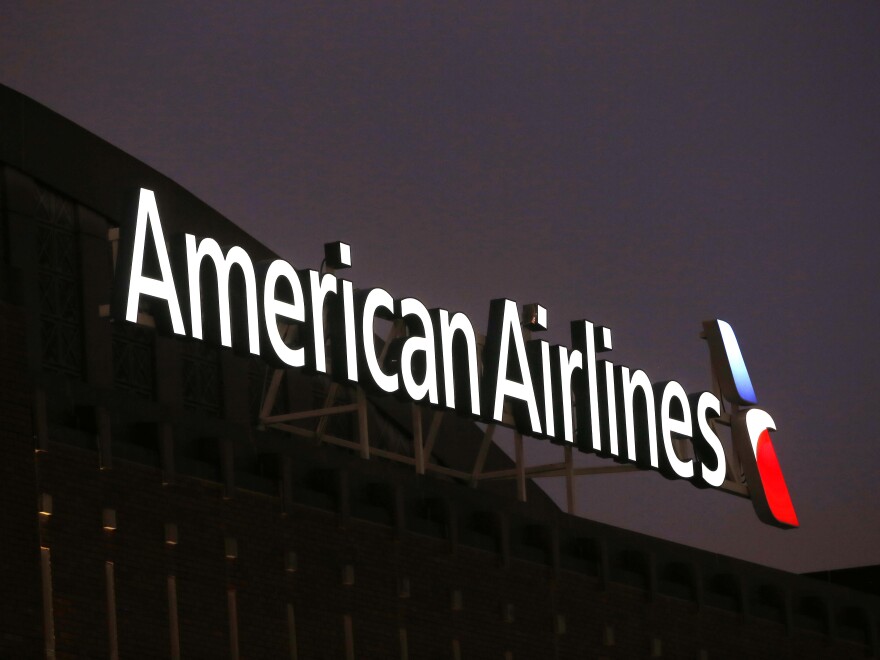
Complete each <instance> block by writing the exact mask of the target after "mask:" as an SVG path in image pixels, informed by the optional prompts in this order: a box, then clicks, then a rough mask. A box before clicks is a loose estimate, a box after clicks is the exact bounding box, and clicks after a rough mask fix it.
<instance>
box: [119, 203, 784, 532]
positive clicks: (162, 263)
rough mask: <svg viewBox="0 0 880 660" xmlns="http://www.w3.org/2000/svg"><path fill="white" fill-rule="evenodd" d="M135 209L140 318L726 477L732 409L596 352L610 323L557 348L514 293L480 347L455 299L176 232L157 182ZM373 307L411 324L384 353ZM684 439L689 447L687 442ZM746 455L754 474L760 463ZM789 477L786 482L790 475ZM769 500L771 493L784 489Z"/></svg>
mask: <svg viewBox="0 0 880 660" xmlns="http://www.w3.org/2000/svg"><path fill="white" fill-rule="evenodd" d="M127 221H128V222H129V224H128V225H127V226H123V227H122V228H121V229H120V243H119V259H118V263H117V268H116V286H115V287H114V300H113V305H112V307H113V315H114V316H115V317H116V318H119V319H124V320H126V321H130V322H133V323H135V322H137V316H138V312H139V310H142V309H143V310H148V311H149V312H150V313H151V314H152V315H153V317H154V318H155V319H156V322H157V326H158V327H159V328H160V329H162V330H163V331H165V332H167V333H170V334H174V335H179V336H184V337H191V338H194V339H203V340H207V341H212V342H214V343H217V344H219V345H221V346H227V347H231V348H233V349H235V350H237V351H240V352H243V353H251V354H253V355H259V356H261V357H262V358H264V359H265V360H266V361H268V362H270V363H272V364H274V365H276V366H279V367H286V366H289V367H302V368H306V369H308V370H310V371H313V372H319V373H325V374H329V375H331V376H332V377H333V378H335V379H336V380H338V381H341V382H347V383H351V384H358V385H360V386H363V387H365V388H367V389H368V390H371V391H373V392H375V393H380V394H381V393H387V394H393V395H395V396H398V397H401V398H404V399H408V400H410V401H412V402H415V403H423V404H428V405H431V406H434V407H437V408H441V409H449V410H455V411H457V412H459V413H461V414H464V415H468V416H470V417H473V418H474V419H476V420H479V421H482V422H485V423H487V424H496V423H502V424H504V423H508V422H509V419H510V418H509V417H507V416H506V415H505V411H506V410H508V411H510V412H511V413H512V425H513V426H515V427H516V428H517V430H518V431H520V432H521V433H523V434H526V435H531V436H534V437H538V438H546V439H549V440H550V441H552V442H554V443H557V444H560V445H567V446H573V447H577V448H578V449H579V450H581V451H583V452H591V453H596V454H599V455H600V456H604V457H609V458H612V459H614V460H616V461H618V462H621V463H631V464H635V465H637V466H638V467H641V468H646V469H654V470H657V471H659V472H660V473H661V474H662V475H664V476H665V477H667V478H670V479H686V480H688V481H690V482H692V483H693V484H694V485H696V486H699V487H709V486H711V487H718V486H721V485H722V483H724V480H725V475H726V471H727V461H726V460H725V455H724V447H723V445H722V442H721V440H720V439H719V437H718V435H717V434H716V432H715V430H714V425H713V423H712V422H713V420H717V419H719V418H721V417H722V410H723V409H722V404H721V401H720V399H719V398H718V397H717V396H716V395H715V394H712V393H711V392H698V393H691V394H689V393H687V392H686V391H685V389H684V387H682V385H681V384H679V383H678V382H676V381H666V382H660V383H652V382H651V380H650V379H649V377H648V375H647V374H646V373H645V372H644V371H642V370H640V369H630V368H629V367H626V366H622V365H616V364H614V363H613V362H611V361H610V360H608V359H600V357H602V358H604V357H606V356H607V354H608V352H609V351H611V349H612V335H611V330H610V329H609V328H606V327H602V326H596V325H594V324H593V323H591V322H590V321H586V320H580V321H575V322H572V323H571V344H572V346H571V347H570V348H569V347H566V346H561V345H550V344H549V343H548V342H547V341H543V340H539V339H531V338H530V334H526V333H524V331H523V323H522V320H521V314H520V309H519V305H517V303H515V302H514V301H512V300H507V299H497V300H493V301H492V302H491V304H490V307H489V323H488V330H487V334H486V338H485V344H484V346H483V347H482V351H480V350H479V348H478V342H477V335H476V333H475V331H474V327H473V324H472V323H471V321H470V320H469V319H468V317H467V316H466V315H464V314H463V313H461V312H454V313H453V312H450V311H448V310H445V309H428V308H427V307H426V306H425V305H424V304H423V303H421V302H420V301H419V300H417V299H415V298H403V299H401V300H396V299H394V297H393V296H391V294H389V293H388V292H387V291H385V290H384V289H381V288H373V289H368V290H358V289H355V288H354V285H353V284H352V282H351V281H349V280H346V279H343V278H341V277H338V276H337V275H336V274H334V273H322V272H319V271H314V270H297V269H295V268H294V267H293V266H292V265H291V264H290V263H288V262H287V261H284V260H281V259H276V260H272V261H266V262H260V263H256V264H254V263H253V262H252V261H251V258H250V257H249V255H248V254H247V252H246V251H245V250H243V249H242V248H241V247H238V246H233V247H229V248H226V249H224V248H221V247H220V246H219V245H218V244H217V242H216V241H215V240H214V239H212V238H203V239H197V238H196V237H195V236H193V235H191V234H185V235H183V236H175V237H172V238H171V241H170V243H169V244H166V241H165V236H164V233H163V231H162V224H161V221H160V217H159V209H158V205H157V203H156V198H155V195H154V194H153V192H152V191H150V190H146V189H141V191H140V197H139V200H138V206H137V212H136V214H134V215H133V217H131V218H127ZM169 246H170V247H169ZM334 248H335V250H336V252H335V254H334V255H333V261H334V262H335V263H334V264H333V265H334V266H336V267H347V266H350V265H351V252H350V248H349V247H348V246H347V245H346V244H344V243H337V244H334ZM233 303H234V304H233ZM532 308H533V312H534V313H533V315H532V316H531V317H530V318H529V319H528V320H527V323H526V327H527V328H529V329H531V330H543V329H546V328H547V311H546V309H544V308H543V307H541V306H540V305H534V306H532ZM377 318H380V319H386V320H394V321H400V322H401V323H402V324H403V325H404V326H405V328H406V330H405V336H404V337H401V338H399V339H395V340H394V341H393V342H392V344H391V345H389V346H388V347H387V348H388V350H387V351H386V353H387V354H386V355H385V356H381V357H380V355H381V351H380V349H379V348H377V342H376V339H375V332H374V326H375V321H376V319H377ZM719 323H722V322H719ZM290 327H293V328H296V331H295V332H289V331H288V329H289V328H290ZM718 327H719V328H722V329H721V330H720V333H721V336H722V338H723V353H724V355H725V356H726V358H727V363H726V364H727V365H728V366H727V367H725V368H724V369H722V370H721V371H718V372H717V373H722V372H723V373H725V374H726V376H725V377H726V378H728V380H730V383H722V385H723V392H724V393H725V398H727V399H728V400H731V401H733V400H732V399H730V396H728V393H729V392H735V393H736V396H737V397H739V398H737V399H736V400H735V402H736V403H737V404H745V405H750V404H752V403H754V392H753V391H752V389H751V381H749V380H748V374H747V372H746V371H745V364H744V362H743V361H742V356H741V354H740V352H739V347H738V345H737V344H736V338H735V337H734V336H733V331H732V330H731V329H730V326H728V325H727V324H723V326H721V325H719V326H718ZM724 328H726V329H724ZM713 336H714V335H713ZM709 339H710V345H712V346H714V345H715V343H717V342H715V340H714V339H713V338H712V337H710V338H709ZM328 346H329V351H328ZM717 352H718V351H717V350H715V349H713V354H714V353H717ZM383 357H384V359H383ZM718 359H719V360H720V359H721V358H720V357H719V358H718ZM731 383H732V384H731ZM749 412H751V413H756V412H758V411H757V409H752V410H750V411H749ZM761 412H762V411H761ZM764 414H765V415H766V413H764ZM735 419H736V418H735ZM750 419H752V420H755V421H753V422H748V421H747V422H745V425H746V426H747V427H748V428H749V429H751V428H752V426H755V425H760V424H761V423H765V422H766V424H765V429H772V428H774V426H773V425H772V420H770V419H769V416H768V417H767V418H766V419H761V420H759V418H758V417H756V416H753V417H751V418H750ZM736 423H737V424H738V422H736ZM750 424H751V426H750ZM736 428H738V427H735V429H736ZM750 432H751V431H750ZM735 435H736V434H735ZM765 435H766V431H765V432H764V434H763V435H759V437H758V440H757V441H756V443H755V444H754V446H755V451H754V455H755V456H758V457H760V456H769V455H770V454H772V456H773V459H772V461H775V454H773V449H772V445H771V444H769V436H767V437H766V440H765V439H764V438H765ZM749 437H751V436H749ZM684 443H689V444H690V446H691V447H692V448H693V451H692V452H687V451H684V450H682V445H683V444H684ZM740 453H741V452H740ZM750 455H751V450H750ZM772 461H771V459H769V458H759V459H758V463H757V465H758V467H757V468H756V469H757V473H758V474H760V476H761V477H762V478H765V479H770V477H769V476H768V475H769V471H770V470H771V468H769V467H768V466H769V465H770V463H771V462H772ZM743 462H744V465H745V466H746V476H747V477H748V478H749V484H750V486H751V484H752V475H751V474H750V473H749V472H748V470H749V469H751V468H750V467H749V465H750V464H748V462H747V461H743ZM774 465H775V466H776V468H777V469H778V463H774ZM779 477H780V479H779V483H782V484H783V487H784V481H781V472H779ZM771 481H772V480H771ZM762 483H765V484H767V483H769V481H764V482H762ZM762 492H775V491H773V490H772V488H764V489H762ZM785 492H786V496H787V491H785ZM765 499H767V501H768V502H774V504H773V505H771V508H772V506H775V503H776V501H777V499H775V495H772V494H771V495H769V496H768V497H767V498H765ZM789 506H790V500H789ZM792 516H793V509H792ZM785 520H786V524H789V522H788V521H790V519H788V518H786V519H785ZM776 521H777V522H781V520H780V519H779V518H776ZM794 524H796V521H795V523H794Z"/></svg>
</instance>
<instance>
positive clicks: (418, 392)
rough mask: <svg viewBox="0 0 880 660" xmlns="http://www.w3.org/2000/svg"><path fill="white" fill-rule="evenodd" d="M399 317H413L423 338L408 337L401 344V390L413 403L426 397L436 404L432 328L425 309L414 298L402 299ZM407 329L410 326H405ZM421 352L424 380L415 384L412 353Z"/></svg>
mask: <svg viewBox="0 0 880 660" xmlns="http://www.w3.org/2000/svg"><path fill="white" fill-rule="evenodd" d="M400 316H401V318H406V317H407V316H415V317H416V318H417V319H418V320H419V321H420V322H421V324H422V328H423V329H424V332H425V336H424V337H419V336H418V335H410V336H409V337H407V338H406V340H405V341H404V343H403V349H402V350H401V353H400V376H401V378H403V388H404V389H405V390H406V393H407V394H408V395H409V397H410V398H411V399H412V400H413V401H421V400H422V399H424V398H425V395H427V396H428V401H430V402H431V403H433V404H435V405H436V404H437V402H438V399H437V357H436V355H435V354H434V327H433V325H432V324H431V317H430V315H429V314H428V310H427V308H426V307H425V306H424V305H423V304H422V303H421V302H419V301H418V300H416V299H415V298H404V299H403V300H401V301H400ZM407 328H410V325H409V324H407ZM416 351H422V352H424V354H425V380H424V381H422V382H421V383H417V382H416V380H415V378H414V377H413V364H412V362H413V353H415V352H416Z"/></svg>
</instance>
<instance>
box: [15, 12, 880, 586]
mask: <svg viewBox="0 0 880 660" xmlns="http://www.w3.org/2000/svg"><path fill="white" fill-rule="evenodd" d="M245 6H247V7H248V8H249V10H248V11H245V10H244V9H243V7H245ZM251 7H253V9H250V8H251ZM0 83H2V84H5V85H8V86H10V87H12V88H14V89H16V90H18V91H19V92H22V93H24V94H26V95H28V96H30V97H32V98H34V99H35V100H37V101H39V102H40V103H43V104H45V105H46V106H48V107H49V108H51V109H53V110H55V111H57V112H58V113H60V114H61V115H64V116H65V117H67V118H69V119H71V120H72V121H74V122H76V123H78V124H80V125H82V126H84V127H85V128H87V129H88V130H90V131H92V132H94V133H95V134H97V135H98V136H100V137H102V138H104V139H106V140H107V141H109V142H110V143H112V144H114V145H116V146H118V147H119V148H121V149H123V150H124V151H126V152H128V153H130V154H131V155H133V156H134V157H136V158H138V159H140V160H143V161H144V162H146V163H147V164H149V165H151V166H152V167H154V168H156V169H157V170H159V171H160V172H162V173H163V174H165V175H167V176H168V177H170V178H171V179H173V180H175V181H177V182H178V183H180V184H181V185H182V186H184V187H185V188H187V189H188V190H190V191H191V192H192V193H194V194H195V195H196V196H198V197H200V198H201V199H202V200H204V201H205V202H206V203H207V204H209V205H210V206H212V207H214V208H215V209H217V210H218V211H219V212H221V213H222V214H224V215H225V216H226V217H228V218H229V219H230V220H232V221H233V222H235V223H236V224H238V225H239V226H241V227H242V228H244V229H245V230H247V231H248V232H250V233H252V234H253V235H255V236H256V237H257V238H258V239H260V240H261V241H263V242H264V243H266V244H267V245H268V246H270V247H271V248H273V249H274V250H275V251H276V252H277V253H278V254H279V255H280V256H282V257H283V258H285V259H287V260H289V261H290V262H291V263H293V264H294V265H295V266H296V267H298V268H304V267H310V268H315V267H317V266H318V264H319V263H320V261H321V258H322V254H323V253H322V246H323V244H324V243H325V242H329V241H333V240H344V241H346V242H348V243H350V244H351V245H352V257H353V262H354V267H353V268H352V270H351V271H349V273H350V275H349V276H350V278H351V279H352V280H353V281H354V282H355V284H356V285H357V286H359V287H368V286H383V287H384V288H386V289H388V290H389V291H390V292H391V293H392V295H394V296H395V297H397V298H400V297H404V296H414V297H417V298H419V299H420V300H422V301H423V302H425V303H426V304H427V305H428V306H429V307H437V306H443V307H446V308H448V309H451V310H456V311H463V312H465V313H466V314H467V315H468V316H469V317H470V318H471V320H472V321H473V322H474V325H475V326H476V327H477V328H478V329H481V330H484V329H485V325H486V319H487V314H488V309H489V301H490V300H491V299H493V298H499V297H507V298H512V299H514V300H516V301H518V302H520V303H528V302H539V303H541V304H543V305H544V306H545V307H547V308H548V310H549V318H550V329H549V331H548V332H547V333H545V337H546V338H547V339H549V340H551V341H552V342H556V343H563V344H566V345H570V338H569V336H568V324H569V321H571V320H575V319H581V318H585V319H589V320H591V321H593V322H595V323H597V324H601V325H606V326H609V327H610V328H611V329H612V331H613V333H614V351H613V352H612V354H611V359H613V360H614V361H615V362H617V363H620V364H626V365H629V366H631V367H634V368H641V369H644V370H645V371H646V372H647V373H648V375H649V376H650V377H651V379H652V380H653V381H663V380H669V379H675V380H679V381H680V382H681V383H682V384H683V385H684V386H685V388H686V389H687V390H688V391H699V390H704V389H710V387H711V383H710V378H709V360H708V350H707V348H706V346H705V343H704V342H703V341H701V340H700V338H699V333H700V331H701V323H702V321H703V320H705V319H711V318H722V319H724V320H726V321H728V322H729V323H730V324H731V325H732V326H733V328H734V329H735V330H736V332H737V335H738V337H739V341H740V345H741V347H742V350H743V354H744V357H745V360H746V363H747V365H748V369H749V371H750V373H751V376H752V380H753V383H754V385H755V390H756V393H757V397H758V401H759V404H760V405H761V407H762V408H764V409H765V410H767V411H768V412H769V413H770V414H771V415H772V417H773V418H774V419H775V421H776V423H777V425H778V431H777V432H776V433H775V434H774V436H773V438H774V445H775V447H776V451H777V454H778V456H779V459H780V462H781V464H782V468H783V470H784V473H785V476H786V480H787V481H788V486H789V489H790V491H791V494H792V498H793V501H794V504H795V507H796V509H797V512H798V516H799V518H800V523H801V528H800V529H797V530H791V531H782V530H779V529H776V528H772V527H768V526H766V525H764V524H762V523H761V522H760V521H758V519H757V517H756V516H755V513H754V511H753V510H752V506H751V504H750V503H749V502H748V501H746V500H744V499H741V498H738V497H733V496H731V495H727V494H724V493H720V492H713V491H702V490H698V489H695V488H693V487H691V486H690V485H689V484H687V483H685V482H672V481H667V480H665V479H663V478H662V477H661V476H659V475H658V474H656V473H641V472H640V473H630V474H618V475H608V476H591V477H582V478H580V480H579V481H578V494H579V499H578V508H579V513H580V514H581V515H584V516H586V517H588V518H592V519H595V520H599V521H602V522H607V523H610V524H613V525H617V526H620V527H624V528H627V529H633V530H637V531H640V532H644V533H647V534H651V535H655V536H661V537H664V538H668V539H672V540H674V541H678V542H681V543H687V544H691V545H696V546H698V547H702V548H706V549H709V550H712V551H715V552H718V553H722V554H725V555H732V556H736V557H741V558H744V559H748V560H751V561H757V562H760V563H764V564H768V565H771V566H775V567H780V568H785V569H787V570H792V571H797V572H801V571H809V570H820V569H827V568H842V567H849V566H858V565H866V564H880V510H878V503H880V495H878V490H877V489H878V474H880V432H878V430H877V418H876V413H877V410H878V408H880V405H878V404H880V401H878V391H880V377H878V366H880V342H878V341H877V339H876V333H877V330H878V322H880V313H878V303H880V295H878V294H880V287H878V279H880V278H878V276H880V266H878V257H877V252H878V246H880V3H877V2H847V3H836V2H813V3H806V2H800V1H798V2H716V1H711V2H701V3H691V2H688V3H623V2H621V3H594V2H572V3H561V2H498V3H494V2H493V3H488V2H482V3H475V2H442V3H417V4H411V5H404V4H403V3H392V2H387V3H358V4H354V3H352V4H345V5H342V4H339V5H337V4H335V3H334V4H332V5H331V4H330V3H296V4H294V3H289V2H265V3H256V4H254V5H242V4H240V3H232V2H225V3H224V2H212V3H204V4H202V5H201V6H198V5H187V7H186V8H180V7H178V6H177V4H176V3H159V2H150V3H143V4H141V5H140V6H138V7H133V6H126V7H125V9H124V10H118V9H116V5H114V4H109V3H107V4H101V5H98V4H92V5H88V6H83V5H73V4H52V5H37V4H34V3H17V2H5V3H3V7H2V9H0ZM0 129H2V130H4V131H6V130H9V128H8V127H0ZM70 165H71V167H76V166H77V164H76V163H71V164H70ZM160 204H161V200H160ZM291 441H292V442H296V441H297V440H296V439H293V438H292V439H291ZM503 442H504V439H502V443H503ZM526 445H527V448H528V454H529V457H530V459H531V460H533V461H538V460H545V459H546V458H548V457H549V458H550V459H551V460H557V459H558V454H559V453H560V450H558V449H556V448H553V447H549V446H548V445H547V444H546V443H543V442H541V441H538V440H531V439H530V440H527V442H526ZM548 450H549V454H548ZM583 460H584V461H585V462H586V463H589V464H593V463H595V464H605V463H604V462H601V461H599V460H598V459H595V458H589V459H586V458H585V459H583ZM545 485H547V486H548V487H549V489H550V491H551V493H553V494H560V493H561V492H562V490H561V489H562V486H563V483H562V482H561V481H559V482H555V483H550V484H545ZM511 489H513V485H511Z"/></svg>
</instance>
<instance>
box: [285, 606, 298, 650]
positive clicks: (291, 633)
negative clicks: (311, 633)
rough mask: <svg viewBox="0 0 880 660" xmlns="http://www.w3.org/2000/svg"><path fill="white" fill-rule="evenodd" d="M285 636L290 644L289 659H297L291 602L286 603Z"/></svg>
mask: <svg viewBox="0 0 880 660" xmlns="http://www.w3.org/2000/svg"><path fill="white" fill-rule="evenodd" d="M287 638H288V642H289V644H290V660H297V658H298V653H297V650H296V617H295V616H294V612H293V605H292V604H291V603H288V604H287Z"/></svg>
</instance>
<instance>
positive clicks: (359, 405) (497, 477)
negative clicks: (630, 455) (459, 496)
mask: <svg viewBox="0 0 880 660" xmlns="http://www.w3.org/2000/svg"><path fill="white" fill-rule="evenodd" d="M405 332H406V328H405V326H404V324H403V323H402V322H401V321H399V320H398V321H395V322H394V323H393V324H392V325H391V328H390V329H389V331H388V334H387V337H386V338H385V344H384V347H383V348H382V351H381V354H380V356H379V360H380V361H382V360H384V358H385V357H386V355H387V352H388V350H389V347H390V345H391V343H392V341H393V340H394V339H396V338H398V337H400V336H403V335H404V334H405ZM290 334H291V328H288V329H287V330H285V332H284V335H285V337H286V338H289V337H290ZM711 376H712V389H713V393H714V394H715V395H716V396H718V398H719V400H721V393H720V387H719V384H718V378H717V376H716V374H715V373H714V371H712V374H711ZM283 377H284V370H283V369H276V370H274V371H273V372H272V374H271V378H270V380H269V384H268V387H267V388H266V392H265V396H264V399H263V404H262V406H261V408H260V420H259V423H260V426H261V427H263V428H273V429H277V430H280V431H285V432H288V433H291V434H292V435H296V436H300V437H304V438H310V439H313V440H316V441H317V442H322V443H327V444H330V445H335V446H338V447H343V448H346V449H349V450H352V451H356V452H358V454H359V455H360V457H361V458H363V459H365V460H369V459H370V457H372V456H378V457H381V458H385V459H389V460H393V461H397V462H399V463H403V464H405V465H411V466H413V468H414V469H415V471H416V473H417V474H428V473H435V474H441V475H444V476H447V477H452V478H455V479H461V480H463V481H466V482H468V483H470V484H471V486H472V487H474V488H476V487H478V486H479V484H480V482H482V481H503V480H514V481H515V483H516V494H517V499H518V500H519V501H521V502H524V501H526V493H527V490H526V485H527V479H529V478H537V477H541V478H545V477H562V478H564V479H565V494H566V497H565V507H566V510H567V512H568V513H571V514H574V513H576V511H577V498H576V493H575V486H576V482H577V477H584V476H591V475H599V474H624V473H631V472H639V471H640V470H639V468H638V467H636V466H634V465H617V464H611V465H600V466H577V465H575V458H574V448H573V447H572V446H571V445H563V446H562V447H561V449H562V460H561V461H559V462H556V463H542V464H537V465H528V464H527V462H526V459H525V451H524V447H523V436H522V434H521V433H520V432H518V431H515V432H514V467H512V468H507V469H503V470H491V471H487V470H485V465H486V459H487V457H488V455H489V449H490V446H491V444H492V439H493V436H494V433H495V429H496V424H489V425H487V426H486V430H485V431H484V433H483V439H482V441H481V443H480V447H479V449H478V451H477V454H476V457H475V459H474V463H473V466H472V467H471V469H470V470H469V471H465V470H461V469H455V468H449V467H445V466H442V465H438V464H436V463H432V462H431V460H430V458H431V455H432V453H433V451H434V448H435V447H436V444H437V442H438V441H439V432H440V427H441V425H442V423H443V417H444V414H445V413H444V411H442V410H437V409H433V410H432V411H431V412H430V413H429V410H428V409H427V408H426V407H425V406H423V405H420V404H416V403H413V404H411V416H412V417H411V419H412V429H413V431H412V441H413V455H412V456H408V455H406V454H401V453H398V452H394V451H389V450H386V449H381V448H379V447H374V446H371V444H370V439H369V425H368V421H367V420H368V415H367V411H368V408H367V405H368V404H367V397H366V394H365V393H364V390H363V388H361V387H359V386H354V387H352V388H351V389H352V392H351V394H352V395H353V396H351V395H350V396H349V397H348V401H351V400H352V399H353V400H354V403H350V402H347V403H337V399H338V398H339V396H340V394H341V393H342V390H343V388H344V387H346V386H343V385H341V384H339V383H336V382H333V383H331V384H330V386H329V388H328V389H327V395H326V397H325V398H324V401H323V403H322V405H321V407H319V408H315V409H312V410H300V411H296V412H286V413H280V414H275V415H272V414H271V411H272V410H274V409H275V405H276V402H277V399H278V393H279V390H280V385H281V379H282V378H283ZM723 406H724V403H723V401H722V413H721V415H720V416H719V417H718V418H717V419H715V420H712V421H711V422H710V423H711V424H712V426H713V428H717V427H718V426H726V427H729V426H730V419H731V414H732V413H735V412H736V411H735V409H733V410H731V411H730V412H728V411H727V410H725V409H724V408H723ZM734 408H735V407H734ZM346 414H356V415H357V441H353V440H347V439H344V438H339V437H336V436H334V435H332V434H329V433H327V424H328V422H329V420H330V418H331V417H332V416H334V415H346ZM429 414H430V416H431V419H430V424H429V426H428V429H427V433H426V431H425V417H426V416H428V415H429ZM304 420H317V422H316V424H315V426H314V428H311V429H310V428H306V427H303V426H297V425H294V424H292V423H291V422H301V421H304ZM503 420H504V423H505V424H509V423H511V422H512V421H513V419H512V415H511V414H510V411H509V410H508V409H507V407H505V411H504V415H503ZM676 448H677V449H678V450H679V451H680V452H681V454H683V455H684V456H686V455H687V454H688V453H691V454H692V450H690V449H689V448H687V446H686V445H685V444H684V443H683V442H680V443H677V447H676ZM725 455H726V457H727V476H726V478H725V481H724V483H723V484H722V485H721V486H720V488H719V490H722V491H724V492H727V493H731V494H733V495H738V496H741V497H749V491H748V487H747V486H746V483H745V480H744V478H743V477H742V474H743V472H742V466H741V465H740V462H739V459H738V457H737V456H736V452H735V451H733V447H732V446H731V447H728V450H727V451H725ZM691 457H692V456H691Z"/></svg>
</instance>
